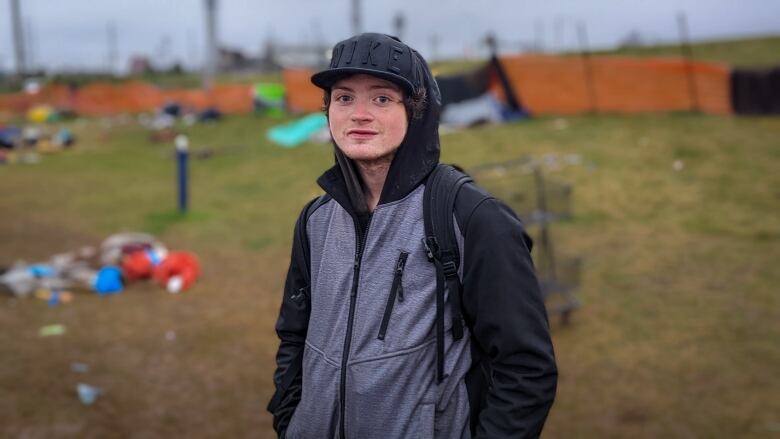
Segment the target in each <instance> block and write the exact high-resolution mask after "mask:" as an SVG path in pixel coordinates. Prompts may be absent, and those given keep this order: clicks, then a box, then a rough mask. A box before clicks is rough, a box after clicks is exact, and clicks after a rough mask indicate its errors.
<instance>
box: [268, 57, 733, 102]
mask: <svg viewBox="0 0 780 439" xmlns="http://www.w3.org/2000/svg"><path fill="white" fill-rule="evenodd" d="M499 60H500V62H501V66H502V67H503V69H504V72H505V73H506V75H507V77H508V80H509V82H510V84H511V85H512V88H513V91H514V93H515V95H516V97H517V98H518V99H519V101H520V102H521V103H522V105H523V106H524V107H525V109H526V110H527V111H529V112H531V113H532V114H570V113H579V112H588V111H597V112H615V113H635V112H645V111H678V110H692V109H697V110H699V111H702V112H705V113H714V114H724V113H731V103H730V95H729V93H730V91H729V90H730V87H729V68H728V66H726V65H724V64H718V63H708V62H700V61H695V62H691V63H687V62H686V61H685V60H682V59H661V58H629V57H606V56H601V57H591V58H589V59H587V60H585V59H582V58H578V57H560V56H542V55H518V56H502V57H501V58H500V59H499ZM688 69H690V70H688ZM689 72H690V76H689ZM312 73H314V72H312V71H311V70H305V69H295V70H285V72H284V74H283V79H284V85H285V88H286V90H287V103H288V108H289V109H290V110H291V111H293V112H311V111H319V110H320V108H321V107H322V90H320V89H319V88H317V87H315V86H314V85H313V84H312V83H311V81H310V80H309V78H310V77H311V75H312ZM690 78H692V79H693V81H692V84H691V81H690ZM691 85H692V86H691ZM691 88H693V91H692V90H691ZM491 90H492V91H493V92H494V93H495V94H496V95H498V96H499V98H501V99H505V97H504V92H503V89H502V88H501V87H500V84H499V82H498V80H497V78H495V77H494V78H493V84H492V86H491Z"/></svg>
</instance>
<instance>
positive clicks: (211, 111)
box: [198, 107, 222, 122]
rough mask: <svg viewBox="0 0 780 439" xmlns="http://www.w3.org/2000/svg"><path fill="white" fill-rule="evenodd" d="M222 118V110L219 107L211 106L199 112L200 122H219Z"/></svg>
mask: <svg viewBox="0 0 780 439" xmlns="http://www.w3.org/2000/svg"><path fill="white" fill-rule="evenodd" d="M220 119H222V112H221V111H219V110H218V109H217V107H209V108H206V109H205V110H203V111H201V112H200V113H198V122H217V121H219V120H220Z"/></svg>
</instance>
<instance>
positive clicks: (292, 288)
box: [268, 205, 311, 437]
mask: <svg viewBox="0 0 780 439" xmlns="http://www.w3.org/2000/svg"><path fill="white" fill-rule="evenodd" d="M307 210H308V205H307V207H306V208H304V210H303V212H302V213H301V215H300V217H299V218H298V222H297V223H296V225H295V230H296V232H295V234H294V236H293V247H292V254H291V258H290V268H289V270H288V272H287V280H286V282H285V286H284V297H283V298H282V305H281V309H280V310H279V318H278V320H277V321H276V333H277V335H278V336H279V340H280V343H279V351H278V352H277V354H276V371H275V373H274V385H275V386H276V392H275V394H274V396H273V398H272V399H271V402H270V403H269V404H268V411H269V412H271V414H272V415H273V426H274V430H276V432H277V433H278V434H279V437H284V433H285V431H286V430H287V425H288V424H289V423H290V418H291V417H292V415H293V412H295V408H296V407H297V406H298V402H299V401H300V399H301V388H302V380H301V377H302V361H303V348H304V344H305V341H306V332H307V329H308V326H309V313H310V310H311V308H310V306H311V305H310V296H309V279H310V277H309V269H308V266H309V263H308V260H309V259H308V239H307V237H306V211H307Z"/></svg>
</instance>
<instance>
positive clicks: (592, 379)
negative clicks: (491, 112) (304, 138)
mask: <svg viewBox="0 0 780 439" xmlns="http://www.w3.org/2000/svg"><path fill="white" fill-rule="evenodd" d="M566 121H567V123H566V124H562V123H560V122H559V121H557V120H556V119H554V118H538V119H532V120H529V121H524V122H518V123H513V124H507V125H501V126H486V127H482V128H477V129H472V130H467V131H461V132H457V133H453V134H447V135H445V136H443V137H442V145H443V160H444V161H446V162H455V163H458V164H460V165H462V166H464V167H466V168H470V167H473V166H476V165H479V164H482V163H489V162H497V161H502V160H508V159H516V158H520V157H524V156H530V157H532V158H537V159H539V158H544V157H547V158H550V157H552V158H553V159H555V160H557V161H558V162H559V163H564V158H565V157H567V156H570V155H573V154H576V155H579V156H580V158H581V164H565V163H564V164H563V165H561V166H558V167H548V168H547V169H546V175H547V176H548V177H549V178H551V179H555V180H558V181H563V182H567V183H570V184H572V185H573V187H574V192H573V211H574V216H573V218H572V219H571V220H570V221H566V222H562V223H560V224H556V225H555V226H554V228H553V234H554V239H555V242H556V244H557V247H558V248H559V251H560V252H561V253H563V254H566V255H571V256H582V257H583V258H584V271H583V277H582V288H581V291H580V292H579V293H578V295H579V297H580V299H581V300H582V302H583V304H584V305H583V307H582V309H580V310H578V311H577V312H576V313H575V315H574V318H573V322H572V325H571V326H569V327H563V326H561V325H560V324H559V323H558V322H557V320H554V321H553V337H554V342H555V348H556V353H557V358H558V362H559V369H560V382H559V390H558V398H557V400H556V403H555V406H554V408H553V411H552V413H551V416H550V418H549V420H548V424H547V427H546V430H545V431H546V434H545V437H550V438H571V437H588V438H590V437H593V438H602V437H607V438H624V437H637V438H657V437H675V438H676V437H681V438H682V437H756V438H760V437H770V436H771V434H772V433H773V432H774V433H775V434H776V432H777V429H778V424H779V423H780V418H778V413H780V400H779V399H778V398H777V394H778V393H780V378H779V377H778V374H777V370H778V369H780V348H778V345H777V340H778V339H780V315H779V314H778V310H779V309H780V299H778V295H777V285H778V284H779V283H780V274H779V273H780V272H778V271H777V270H776V265H777V262H776V261H778V260H780V215H778V202H780V189H778V188H780V174H778V173H777V171H776V170H777V169H778V168H779V167H780V142H778V139H780V119H778V118H736V117H719V116H704V115H693V114H683V113H681V114H649V115H639V116H630V117H629V116H614V115H609V116H577V117H570V118H567V119H566ZM279 122H280V121H279V120H269V119H263V118H260V117H256V116H240V117H229V118H227V119H226V120H225V121H224V122H221V123H218V124H213V125H198V126H195V127H191V128H185V129H184V130H185V131H186V133H187V134H188V135H189V136H190V139H191V147H192V148H193V150H200V149H204V148H209V149H211V150H212V151H213V154H212V156H211V158H209V159H202V160H198V159H194V158H193V159H192V162H191V175H192V185H191V199H190V205H191V209H192V210H191V212H190V214H188V215H187V216H186V217H182V216H181V215H179V214H178V213H177V212H176V210H175V209H176V193H175V165H176V163H175V160H174V159H173V155H172V145H170V144H153V143H150V142H149V141H148V136H147V134H146V133H145V132H144V131H143V130H141V129H140V128H138V127H135V126H119V127H114V128H106V127H104V126H103V124H101V123H100V121H98V120H89V121H87V122H79V123H73V124H71V126H72V128H73V129H74V130H75V132H76V135H77V136H78V138H79V141H80V142H79V145H78V146H77V147H76V148H75V149H74V150H72V151H68V152H64V153H60V154H55V155H47V156H43V161H42V162H41V163H40V164H38V165H31V166H21V165H14V166H3V167H0V181H2V185H0V212H2V213H3V218H4V220H3V221H2V222H0V242H2V245H0V265H8V264H10V263H12V262H13V261H14V260H15V259H25V260H28V261H37V260H44V259H45V258H47V257H48V256H50V255H52V254H54V253H57V252H61V251H65V250H71V249H75V248H78V247H79V246H81V245H85V244H90V243H92V244H96V243H99V242H100V240H101V239H103V238H104V237H106V236H107V235H108V234H111V233H114V232H117V231H119V230H145V231H150V232H154V233H156V234H157V236H158V237H159V238H160V239H162V240H163V241H164V242H165V243H167V244H168V245H169V247H171V248H173V249H186V250H192V251H194V252H196V253H197V254H198V257H199V259H200V261H201V264H202V266H203V276H202V278H201V279H200V280H199V281H198V283H197V284H196V285H195V286H194V287H193V289H192V290H190V291H187V292H185V293H183V294H180V295H178V296H173V295H169V294H167V293H164V292H163V291H162V289H161V288H160V287H158V286H156V285H154V284H153V283H148V284H137V285H132V286H131V287H130V288H129V289H128V290H127V291H126V292H125V293H123V294H121V295H118V296H115V297H106V298H99V297H96V296H93V295H91V294H88V293H86V292H85V293H82V294H77V295H76V299H75V300H74V302H73V303H71V304H69V305H63V306H60V307H56V308H49V307H47V306H46V304H45V303H44V302H40V301H37V300H35V299H28V300H14V299H9V298H6V297H0V353H2V357H3V359H4V360H5V361H3V362H2V363H0V388H2V389H3V398H0V436H5V437H18V436H33V437H35V436H41V437H74V436H76V437H107V436H154V437H170V436H175V437H187V436H190V437H193V436H196V437H247V436H252V437H258V436H259V437H272V435H271V433H270V418H269V416H268V415H267V414H265V412H264V406H265V403H266V402H267V400H268V399H269V397H270V395H271V391H272V386H271V374H272V371H273V364H274V363H273V361H274V360H273V358H274V354H275V349H276V346H277V341H276V338H275V335H274V333H273V325H274V322H275V318H276V313H277V312H278V304H279V300H280V297H281V288H282V284H283V279H284V273H285V271H286V269H287V264H288V257H289V256H288V255H289V246H290V240H291V235H292V226H293V222H294V220H295V218H296V216H297V215H298V212H299V210H300V208H301V207H302V206H303V204H304V203H305V202H306V201H308V200H309V199H311V198H312V197H313V196H315V195H316V194H317V193H318V192H319V189H318V188H317V186H316V185H315V184H314V180H315V179H316V177H317V176H318V175H319V174H320V173H321V172H322V170H324V169H325V168H326V167H328V166H330V165H331V163H332V162H333V155H332V152H331V149H330V146H328V145H321V144H315V143H307V144H305V145H303V146H301V147H300V148H297V149H291V150H288V149H282V148H279V147H276V146H274V145H272V144H270V143H269V142H268V141H267V140H265V130H266V129H267V128H268V127H269V126H271V125H273V124H276V123H279ZM562 127H565V128H562ZM675 160H681V161H682V163H683V168H682V169H681V170H674V169H673V163H674V161H675ZM52 323H62V324H64V325H66V326H67V328H68V332H67V334H66V335H64V336H62V337H55V338H43V339H42V338H39V337H38V336H37V331H38V328H39V327H41V326H43V325H46V324H52ZM170 330H173V331H175V332H176V334H177V338H176V341H174V342H169V341H167V340H165V337H164V335H165V333H166V331H170ZM72 362H85V363H88V364H89V365H90V371H89V372H88V373H87V374H78V373H75V372H72V371H70V366H69V365H70V363H72ZM78 382H88V383H91V384H94V385H98V386H100V387H102V388H103V389H104V390H105V393H104V395H103V396H102V397H101V398H100V399H99V400H98V402H97V404H96V405H94V406H91V407H86V406H82V405H80V404H79V402H78V400H77V399H76V395H75V386H76V384H77V383H78Z"/></svg>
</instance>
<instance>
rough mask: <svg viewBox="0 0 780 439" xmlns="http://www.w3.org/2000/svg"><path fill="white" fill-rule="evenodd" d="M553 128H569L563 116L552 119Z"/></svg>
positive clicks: (560, 129)
mask: <svg viewBox="0 0 780 439" xmlns="http://www.w3.org/2000/svg"><path fill="white" fill-rule="evenodd" d="M553 128H555V129H556V130H558V131H562V130H565V129H567V128H569V121H568V120H566V119H563V118H558V119H555V120H553Z"/></svg>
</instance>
